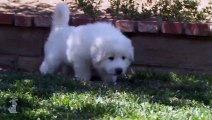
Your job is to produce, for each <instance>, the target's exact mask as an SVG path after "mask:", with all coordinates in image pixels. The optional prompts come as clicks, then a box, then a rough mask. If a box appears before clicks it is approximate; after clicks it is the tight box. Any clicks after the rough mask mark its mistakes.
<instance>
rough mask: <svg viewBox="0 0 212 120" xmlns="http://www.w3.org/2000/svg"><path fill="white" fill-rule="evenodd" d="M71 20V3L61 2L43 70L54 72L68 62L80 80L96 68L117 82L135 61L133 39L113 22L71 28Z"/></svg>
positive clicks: (46, 46) (100, 73)
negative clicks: (68, 4) (69, 23)
mask: <svg viewBox="0 0 212 120" xmlns="http://www.w3.org/2000/svg"><path fill="white" fill-rule="evenodd" d="M68 20H69V10H68V6H67V5H66V4H63V3H60V4H58V5H57V6H56V9H55V12H54V15H53V25H52V29H51V32H50V35H49V38H48V40H47V42H46V44H45V48H44V53H45V57H44V61H43V62H42V64H41V66H40V72H41V73H42V74H48V73H53V72H54V71H55V70H56V69H57V68H58V66H59V65H60V64H61V63H66V64H71V65H73V68H74V72H75V76H76V77H78V78H79V79H82V80H90V78H91V74H92V73H91V68H94V69H95V70H96V71H97V72H98V73H99V75H100V77H101V78H102V79H103V80H104V81H105V82H109V81H112V82H114V83H116V79H117V76H118V75H120V74H124V73H125V72H126V70H127V68H128V67H129V65H130V63H131V62H132V61H133V60H134V50H133V46H132V44H131V41H130V40H129V39H128V38H127V37H125V36H124V35H123V34H122V33H121V32H120V31H119V30H118V29H116V28H115V27H114V26H113V25H112V24H110V23H94V24H88V25H82V26H79V27H71V26H68ZM112 58H113V59H112ZM117 69H119V70H118V71H119V73H117ZM120 70H122V71H120Z"/></svg>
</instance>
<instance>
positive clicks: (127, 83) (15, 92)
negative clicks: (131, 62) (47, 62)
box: [0, 72, 212, 119]
mask: <svg viewBox="0 0 212 120" xmlns="http://www.w3.org/2000/svg"><path fill="white" fill-rule="evenodd" d="M0 80H1V82H0V86H1V87H0V92H4V93H5V94H4V95H5V96H4V97H3V98H4V99H1V100H0V105H1V106H4V109H2V110H4V111H3V112H0V114H2V115H3V116H4V117H5V116H6V117H5V118H10V117H11V116H13V115H11V114H5V108H8V107H9V105H10V103H8V101H9V100H11V99H13V98H17V99H18V100H19V101H18V104H19V105H20V106H21V108H17V110H18V111H19V112H20V115H19V117H20V116H26V117H25V118H28V117H29V116H30V115H28V113H27V112H26V111H29V113H31V112H33V110H38V109H40V107H41V105H40V104H38V103H39V102H40V100H44V101H45V100H49V99H50V98H51V97H52V96H53V95H54V94H57V93H59V94H60V93H61V94H66V93H76V94H81V93H86V94H87V93H88V94H91V95H92V94H95V95H96V96H107V95H108V91H112V93H115V92H117V91H118V92H125V93H129V94H133V95H135V96H136V98H139V100H140V101H139V103H143V102H150V103H158V104H163V105H168V106H175V107H183V106H195V105H198V104H199V103H200V104H204V105H209V106H211V99H212V94H211V93H212V85H211V83H212V82H211V80H212V79H211V78H210V77H208V76H192V75H190V76H184V77H182V76H177V75H176V74H173V73H172V74H169V75H158V74H154V73H150V72H149V73H146V72H145V73H138V74H134V75H132V76H130V77H128V78H127V79H121V80H119V83H118V85H117V86H107V87H105V86H103V85H102V83H100V84H98V83H96V82H93V83H90V84H84V83H83V82H79V81H75V80H72V79H70V78H69V77H66V76H59V75H52V76H51V75H49V76H40V75H39V74H36V73H33V74H31V73H16V74H14V73H5V74H1V75H0ZM144 96H145V97H146V98H145V99H144ZM113 106H114V105H113V104H112V103H110V104H107V105H98V104H96V105H95V104H88V103H86V104H85V105H83V107H82V108H80V109H77V108H74V109H72V110H70V108H68V109H69V110H70V111H69V110H68V111H69V112H67V108H66V107H65V106H63V105H62V106H58V105H54V106H47V108H46V107H44V108H46V111H49V113H48V114H47V113H46V112H41V113H40V115H37V116H41V118H44V119H53V118H52V115H54V114H59V115H58V117H64V116H66V118H67V119H69V118H76V119H77V118H80V117H81V118H86V119H92V118H102V117H103V116H104V115H105V114H111V115H110V116H112V115H113V113H114V110H115V109H116V106H115V107H113ZM109 108H111V109H109ZM44 111H45V110H44ZM58 111H60V112H58ZM63 111H64V112H63ZM108 111H109V112H108ZM46 114H47V115H46ZM27 115H28V116H27ZM8 116H10V117H8ZM35 116H36V115H35ZM42 116H43V117H42ZM46 117H47V118H46ZM11 118H13V117H11ZM29 118H30V117H29Z"/></svg>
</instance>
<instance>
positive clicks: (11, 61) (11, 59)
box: [0, 54, 18, 67]
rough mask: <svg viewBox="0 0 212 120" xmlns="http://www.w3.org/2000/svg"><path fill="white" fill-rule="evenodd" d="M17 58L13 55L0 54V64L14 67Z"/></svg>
mask: <svg viewBox="0 0 212 120" xmlns="http://www.w3.org/2000/svg"><path fill="white" fill-rule="evenodd" d="M17 60H18V57H17V56H15V55H3V54H0V64H1V65H6V66H11V67H15V65H16V61H17Z"/></svg>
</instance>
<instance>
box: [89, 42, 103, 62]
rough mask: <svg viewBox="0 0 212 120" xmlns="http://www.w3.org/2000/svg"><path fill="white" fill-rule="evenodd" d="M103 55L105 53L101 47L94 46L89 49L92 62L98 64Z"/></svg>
mask: <svg viewBox="0 0 212 120" xmlns="http://www.w3.org/2000/svg"><path fill="white" fill-rule="evenodd" d="M104 55H105V52H104V50H103V49H102V48H101V46H98V45H94V46H92V47H91V57H92V61H93V62H95V63H99V62H100V61H101V60H102V59H103V57H104Z"/></svg>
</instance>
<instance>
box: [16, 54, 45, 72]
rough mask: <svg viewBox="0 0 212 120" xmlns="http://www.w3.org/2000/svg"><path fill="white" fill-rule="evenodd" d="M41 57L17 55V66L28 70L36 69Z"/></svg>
mask: <svg viewBox="0 0 212 120" xmlns="http://www.w3.org/2000/svg"><path fill="white" fill-rule="evenodd" d="M42 59H43V58H42V57H19V58H18V62H17V67H18V68H19V69H23V70H26V71H30V72H34V71H38V70H39V66H40V64H41V62H42Z"/></svg>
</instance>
